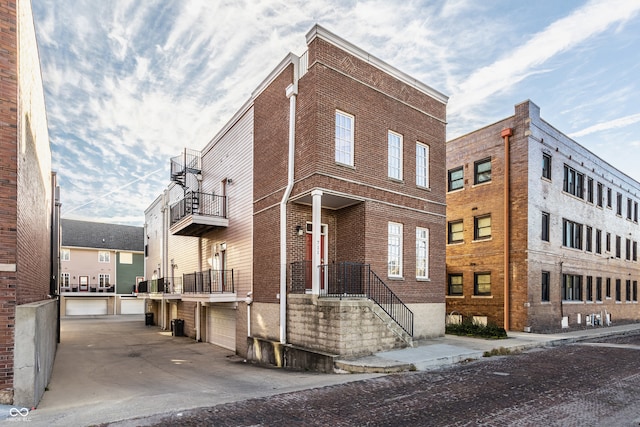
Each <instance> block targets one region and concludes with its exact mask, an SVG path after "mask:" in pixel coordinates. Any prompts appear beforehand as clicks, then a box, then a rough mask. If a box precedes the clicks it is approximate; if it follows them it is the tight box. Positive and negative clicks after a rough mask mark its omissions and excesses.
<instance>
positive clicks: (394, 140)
mask: <svg viewBox="0 0 640 427" xmlns="http://www.w3.org/2000/svg"><path fill="white" fill-rule="evenodd" d="M387 141H388V150H389V152H388V158H389V159H388V162H389V164H388V166H389V167H388V169H389V178H393V179H402V135H400V134H399V133H395V132H392V131H389V132H388V135H387Z"/></svg>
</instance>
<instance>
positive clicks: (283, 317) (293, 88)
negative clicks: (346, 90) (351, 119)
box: [280, 61, 298, 344]
mask: <svg viewBox="0 0 640 427" xmlns="http://www.w3.org/2000/svg"><path fill="white" fill-rule="evenodd" d="M286 95H287V98H289V156H288V162H287V165H288V166H287V187H286V188H285V190H284V194H283V195H282V200H281V201H280V343H282V344H286V342H287V202H288V201H289V196H290V195H291V190H292V189H293V177H294V174H293V172H294V159H295V149H296V97H297V95H298V61H293V83H292V84H290V85H289V86H287V89H286Z"/></svg>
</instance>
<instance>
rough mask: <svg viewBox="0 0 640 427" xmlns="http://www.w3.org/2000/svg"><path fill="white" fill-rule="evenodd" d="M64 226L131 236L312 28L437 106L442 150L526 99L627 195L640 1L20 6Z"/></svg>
mask: <svg viewBox="0 0 640 427" xmlns="http://www.w3.org/2000/svg"><path fill="white" fill-rule="evenodd" d="M32 6H33V12H34V19H35V25H36V33H37V36H38V44H39V52H40V60H41V67H42V76H43V81H44V88H45V97H46V105H47V112H48V121H49V136H50V138H51V143H52V154H53V167H54V169H55V170H56V171H57V172H58V175H59V182H60V185H61V190H62V203H63V206H62V215H63V216H64V217H66V218H74V219H84V220H92V221H103V222H116V223H122V224H132V225H142V224H143V223H144V210H145V208H147V207H148V206H149V204H150V203H151V202H152V201H153V200H154V199H155V198H156V197H157V196H158V195H159V194H160V193H161V192H162V190H163V189H164V188H165V187H166V185H167V184H168V182H169V158H170V157H172V156H175V155H177V154H179V153H180V152H181V150H182V149H183V148H184V147H187V148H193V149H201V148H203V147H204V146H205V144H206V143H207V142H208V141H209V140H210V139H211V138H212V137H213V136H214V135H215V133H216V132H217V131H218V130H219V129H220V128H221V127H222V126H223V125H224V123H226V122H227V121H228V120H229V119H230V118H231V116H232V115H233V114H234V113H235V112H236V111H237V110H238V109H239V108H240V107H241V106H242V104H243V103H244V102H245V101H246V100H247V99H249V96H250V94H251V92H252V91H253V90H254V89H255V88H256V86H257V85H258V84H259V83H260V82H261V81H262V80H263V79H264V78H265V77H266V76H267V74H268V73H269V72H270V71H271V70H272V69H273V68H275V66H276V65H277V64H278V63H279V62H280V61H281V60H282V59H283V58H284V57H285V55H286V54H287V53H288V52H293V53H296V54H298V55H299V54H302V53H303V52H304V50H305V37H304V36H305V34H306V33H307V32H308V31H309V29H311V27H312V26H313V25H314V24H316V23H318V24H320V25H322V26H323V27H325V28H327V29H328V30H330V31H332V32H334V33H335V34H337V35H339V36H340V37H342V38H344V39H346V40H348V41H350V42H352V43H354V44H355V45H357V46H359V47H360V48H362V49H364V50H366V51H368V52H369V53H371V54H372V55H374V56H376V57H378V58H380V59H381V60H383V61H385V62H387V63H389V64H390V65H393V66H394V67H396V68H398V69H400V70H402V71H404V72H406V73H408V74H409V75H411V76H412V77H415V78H417V79H418V80H420V81H422V82H424V83H425V84H427V85H429V86H431V87H433V88H434V89H436V90H438V91H440V92H442V93H444V94H445V95H448V96H449V97H450V99H449V104H448V108H447V116H448V122H449V124H448V126H447V138H448V139H451V138H454V137H456V136H460V135H462V134H465V133H467V132H470V131H472V130H474V129H477V128H479V127H484V126H486V125H488V124H491V123H493V122H495V121H498V120H500V119H502V118H505V117H508V116H510V115H512V114H513V112H514V110H513V108H514V105H515V104H517V103H519V102H521V101H524V100H526V99H531V100H532V101H533V102H535V103H536V104H537V105H538V106H540V108H541V116H542V118H543V119H545V120H547V121H548V122H549V123H551V124H552V125H553V126H554V127H556V128H557V129H558V130H560V131H561V132H563V133H565V134H568V135H569V136H571V137H573V138H574V139H575V140H576V141H578V142H579V143H580V144H582V145H583V146H585V147H586V148H588V149H589V150H591V151H592V152H593V153H594V154H596V155H597V156H599V157H601V158H603V159H604V160H606V161H607V162H609V163H610V164H612V165H613V166H615V167H617V168H618V169H620V170H621V171H623V172H624V173H626V174H627V175H629V176H630V177H632V178H634V179H635V180H636V181H640V78H638V76H640V1H638V0H605V1H557V0H541V1H535V2H534V1H516V0H504V1H500V0H495V1H490V2H485V1H476V0H468V1H467V0H453V1H430V0H425V1H413V0H407V1H397V2H394V1H389V0H372V1H368V0H365V1H349V0H341V1H333V0H311V1H300V0H286V1H285V0H256V1H242V0H240V1H227V0H224V1H207V0H188V1H185V0H156V1H154V0H145V1H139V0H101V1H99V2H98V1H91V0H84V1H79V0H32Z"/></svg>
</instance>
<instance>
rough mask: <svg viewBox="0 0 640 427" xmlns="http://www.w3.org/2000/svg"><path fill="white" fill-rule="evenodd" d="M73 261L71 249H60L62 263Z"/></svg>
mask: <svg viewBox="0 0 640 427" xmlns="http://www.w3.org/2000/svg"><path fill="white" fill-rule="evenodd" d="M70 260H71V249H60V261H70Z"/></svg>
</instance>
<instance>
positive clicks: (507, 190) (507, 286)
mask: <svg viewBox="0 0 640 427" xmlns="http://www.w3.org/2000/svg"><path fill="white" fill-rule="evenodd" d="M500 136H501V137H502V138H503V139H504V232H503V235H504V248H503V252H504V259H503V262H504V264H503V270H504V297H503V301H504V307H503V308H504V329H505V331H508V330H509V329H510V322H509V320H510V317H511V313H510V311H511V307H510V299H511V282H510V277H511V276H510V272H509V264H510V255H509V242H510V240H511V234H510V232H509V230H510V229H511V216H510V215H509V212H510V209H509V204H510V202H511V197H510V196H511V185H510V180H511V174H510V172H509V171H510V165H511V160H510V157H509V148H510V147H509V137H510V136H513V129H512V128H505V129H502V132H500Z"/></svg>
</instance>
